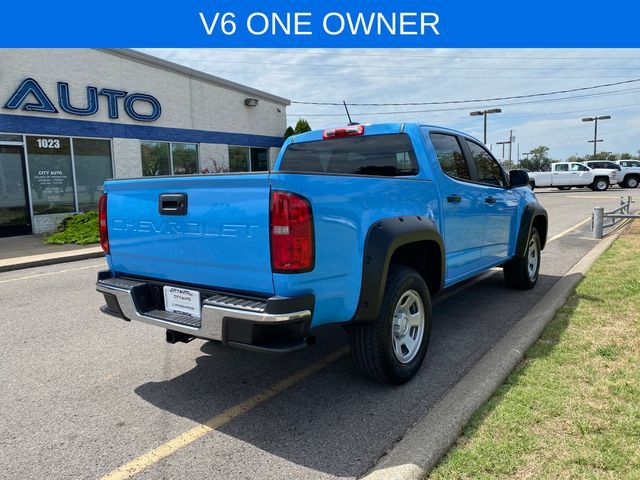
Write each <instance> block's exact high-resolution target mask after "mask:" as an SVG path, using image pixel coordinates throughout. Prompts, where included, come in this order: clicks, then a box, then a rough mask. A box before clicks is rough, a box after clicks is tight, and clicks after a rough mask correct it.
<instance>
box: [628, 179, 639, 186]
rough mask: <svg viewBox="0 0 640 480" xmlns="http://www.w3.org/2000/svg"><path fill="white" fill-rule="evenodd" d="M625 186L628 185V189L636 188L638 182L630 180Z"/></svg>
mask: <svg viewBox="0 0 640 480" xmlns="http://www.w3.org/2000/svg"><path fill="white" fill-rule="evenodd" d="M627 185H629V188H636V187H637V186H638V180H636V179H635V178H630V179H629V180H627Z"/></svg>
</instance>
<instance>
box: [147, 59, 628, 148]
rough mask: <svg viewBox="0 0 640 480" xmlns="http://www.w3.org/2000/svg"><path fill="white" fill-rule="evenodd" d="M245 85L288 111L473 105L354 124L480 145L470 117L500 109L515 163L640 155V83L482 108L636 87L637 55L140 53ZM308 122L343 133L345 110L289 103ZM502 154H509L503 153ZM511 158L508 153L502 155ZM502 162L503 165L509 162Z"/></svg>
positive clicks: (390, 111) (367, 113)
mask: <svg viewBox="0 0 640 480" xmlns="http://www.w3.org/2000/svg"><path fill="white" fill-rule="evenodd" d="M140 50H141V51H143V52H145V53H148V54H151V55H154V56H156V57H160V58H163V59H165V60H169V61H172V62H175V63H179V64H182V65H185V66H188V67H191V68H194V69H196V70H200V71H203V72H206V73H209V74H212V75H216V76H218V77H222V78H225V79H228V80H232V81H235V82H238V83H242V84H244V85H248V86H251V87H254V88H257V89H260V90H263V91H266V92H269V93H272V94H275V95H279V96H281V97H284V98H288V99H290V100H291V101H292V102H335V103H339V102H342V101H343V100H345V101H346V102H347V103H348V104H350V103H353V104H357V103H415V102H418V103H420V102H422V103H425V102H451V101H460V100H476V99H481V100H483V101H479V102H469V103H447V104H439V105H433V104H432V105H422V106H406V105H405V106H403V105H398V106H357V105H353V106H351V107H350V108H349V109H350V111H351V115H352V117H353V120H354V121H358V122H360V123H379V122H411V121H415V122H419V123H423V124H430V125H439V126H444V127H451V128H456V129H458V130H462V131H464V132H467V133H469V134H471V135H474V136H476V137H477V138H479V139H482V136H483V123H482V117H471V116H470V115H469V113H470V112H471V111H474V110H484V109H486V108H501V109H502V113H500V114H493V115H490V116H489V117H488V134H487V144H488V145H491V146H492V149H493V151H494V153H495V154H496V155H497V156H498V157H502V146H501V145H496V142H499V141H506V140H509V131H510V130H513V135H514V137H515V141H514V144H513V152H512V155H513V157H512V158H513V159H514V160H515V159H516V157H517V152H518V148H519V150H520V153H521V154H522V153H524V152H528V151H529V150H530V149H532V148H535V147H537V146H539V145H546V146H548V147H549V148H550V156H551V157H552V158H553V159H556V160H561V159H565V158H567V157H568V156H570V155H585V154H589V153H592V152H593V144H592V143H588V140H590V139H593V133H594V124H593V122H590V123H584V122H582V121H581V119H582V118H583V117H593V116H596V115H598V116H600V115H611V117H612V118H611V120H604V121H601V122H599V124H598V138H601V139H603V140H604V142H602V143H599V144H598V151H608V152H616V153H620V152H629V153H632V154H634V155H635V154H637V152H638V150H639V149H640V81H639V82H632V83H627V84H621V85H613V86H609V87H605V88H596V89H590V90H584V91H578V92H570V93H564V94H556V95H548V96H538V97H531V98H522V99H509V100H501V101H484V99H490V98H496V97H511V96H519V95H530V94H537V93H545V92H553V91H558V90H570V89H576V88H583V87H591V86H595V85H602V84H611V83H617V82H624V81H628V80H636V79H638V80H640V49H140ZM299 118H306V119H307V120H308V121H309V123H310V124H311V127H312V128H313V129H322V128H328V127H335V126H340V125H345V124H346V123H347V120H346V115H345V113H344V108H343V107H342V106H323V105H305V104H299V103H292V105H291V106H289V107H288V109H287V120H288V123H289V124H291V125H294V124H295V122H296V121H297V120H298V119H299ZM507 147H508V146H507ZM507 151H508V149H507ZM505 156H508V155H507V154H506V153H505Z"/></svg>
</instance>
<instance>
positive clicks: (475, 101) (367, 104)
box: [291, 77, 640, 107]
mask: <svg viewBox="0 0 640 480" xmlns="http://www.w3.org/2000/svg"><path fill="white" fill-rule="evenodd" d="M474 78H478V77H474ZM502 78H505V77H502ZM546 78H549V77H546ZM637 82H640V78H635V79H632V80H622V81H619V82H613V83H603V84H600V85H592V86H590V87H579V88H569V89H565V90H555V91H552V92H541V93H529V94H525V95H511V96H507V97H494V98H476V99H468V100H446V101H438V102H406V103H352V102H349V105H351V106H357V107H400V106H419V105H447V104H456V103H479V102H498V101H502V100H515V99H519V98H532V97H543V96H549V95H558V94H562V93H572V92H583V91H585V90H594V89H597V88H605V87H614V86H617V85H625V84H629V83H637ZM291 103H295V104H298V105H328V106H336V105H342V103H337V102H303V101H291Z"/></svg>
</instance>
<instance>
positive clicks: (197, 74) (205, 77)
mask: <svg viewBox="0 0 640 480" xmlns="http://www.w3.org/2000/svg"><path fill="white" fill-rule="evenodd" d="M96 50H98V51H100V52H104V53H108V54H110V55H116V56H118V57H122V58H126V59H127V60H133V61H134V62H139V63H143V64H146V65H149V66H152V67H157V68H162V69H164V70H169V71H172V72H175V73H180V74H182V75H186V76H188V77H191V78H196V79H198V80H202V81H204V82H207V83H211V84H213V85H217V86H219V87H223V88H229V89H231V90H236V91H239V92H242V93H246V94H247V95H253V96H255V97H258V98H261V99H264V100H268V101H270V102H274V103H278V104H281V105H285V106H288V105H291V101H290V100H289V99H287V98H283V97H279V96H277V95H272V94H270V93H267V92H263V91H262V90H257V89H255V88H251V87H247V86H246V85H242V84H241V83H236V82H232V81H231V80H226V79H224V78H220V77H216V76H215V75H210V74H208V73H204V72H201V71H199V70H195V69H193V68H189V67H185V66H183V65H180V64H177V63H174V62H170V61H168V60H163V59H161V58H158V57H154V56H153V55H148V54H146V53H142V52H138V51H137V50H132V49H130V48H97V49H96Z"/></svg>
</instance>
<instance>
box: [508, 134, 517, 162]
mask: <svg viewBox="0 0 640 480" xmlns="http://www.w3.org/2000/svg"><path fill="white" fill-rule="evenodd" d="M515 139H516V137H514V136H513V130H509V163H511V151H512V150H513V141H514V140H515Z"/></svg>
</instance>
